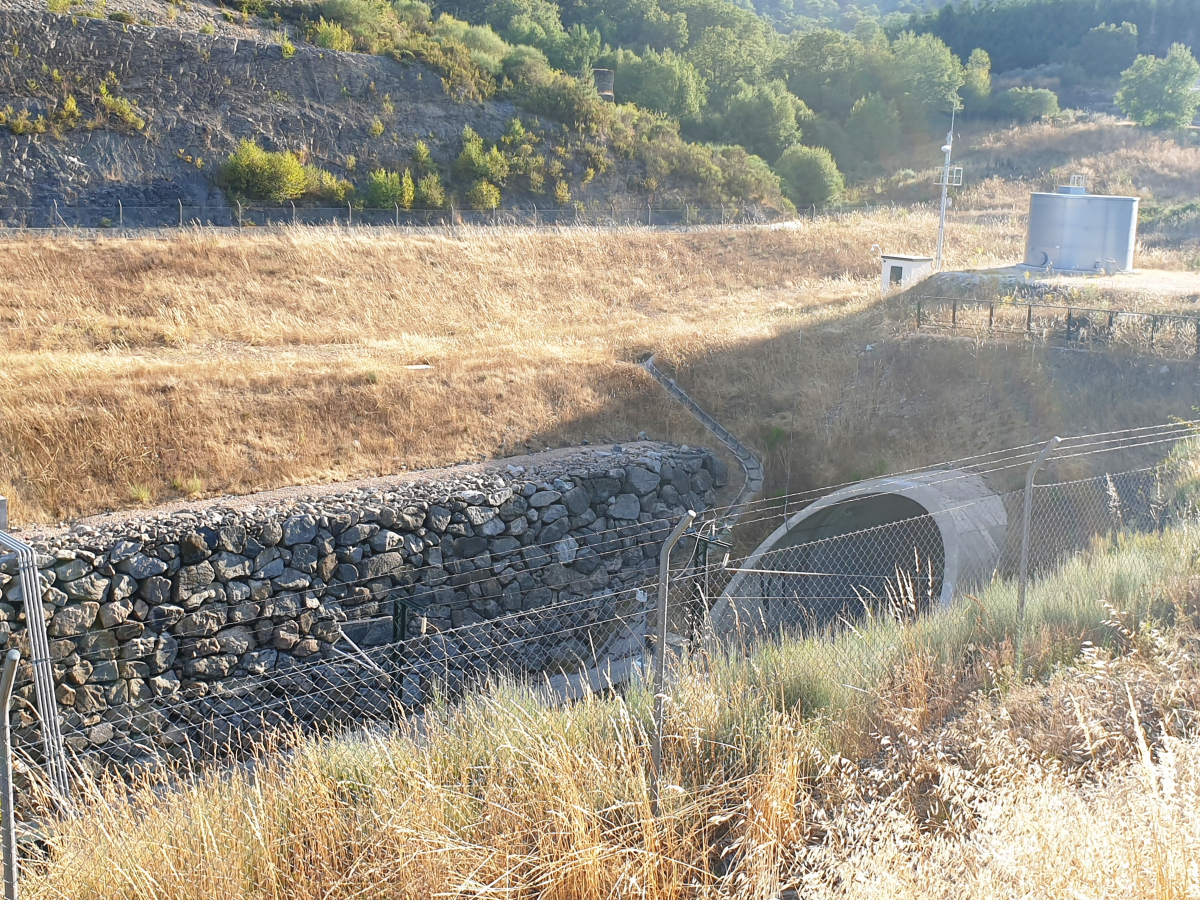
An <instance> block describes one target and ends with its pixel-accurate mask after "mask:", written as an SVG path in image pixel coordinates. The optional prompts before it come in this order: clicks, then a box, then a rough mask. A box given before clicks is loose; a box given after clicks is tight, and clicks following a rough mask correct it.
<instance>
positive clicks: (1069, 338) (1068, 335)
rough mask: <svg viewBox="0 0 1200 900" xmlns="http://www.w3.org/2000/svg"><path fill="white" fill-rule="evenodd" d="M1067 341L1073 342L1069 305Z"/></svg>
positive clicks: (1068, 308)
mask: <svg viewBox="0 0 1200 900" xmlns="http://www.w3.org/2000/svg"><path fill="white" fill-rule="evenodd" d="M1067 343H1068V344H1069V343H1071V307H1069V306H1068V307H1067Z"/></svg>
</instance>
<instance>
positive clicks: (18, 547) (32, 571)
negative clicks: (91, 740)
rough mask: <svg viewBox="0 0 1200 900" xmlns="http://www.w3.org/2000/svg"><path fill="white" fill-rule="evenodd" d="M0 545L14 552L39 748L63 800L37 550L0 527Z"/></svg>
mask: <svg viewBox="0 0 1200 900" xmlns="http://www.w3.org/2000/svg"><path fill="white" fill-rule="evenodd" d="M0 549H3V550H7V551H10V552H12V553H15V554H16V557H17V566H18V578H19V583H20V586H21V603H22V604H23V605H24V607H25V629H26V633H27V634H28V636H29V661H30V663H32V665H33V686H34V696H35V697H36V698H37V711H38V717H39V718H40V719H41V726H42V748H43V752H44V754H45V758H46V774H47V776H48V780H49V782H50V788H51V790H52V791H53V792H54V793H55V794H56V798H55V799H56V800H57V801H58V802H59V803H60V804H61V805H63V806H66V804H67V795H68V791H69V790H70V784H69V783H68V781H67V755H66V752H65V750H64V749H63V736H62V727H61V725H60V724H59V719H58V698H57V697H55V695H54V670H53V668H52V666H51V660H50V640H49V637H48V636H47V634H46V617H45V614H44V613H43V611H42V580H41V576H40V575H39V574H38V567H37V554H35V553H34V551H33V548H32V547H30V546H29V545H28V544H27V543H25V542H24V541H22V540H20V539H18V538H16V537H13V536H12V535H11V534H9V533H8V532H7V531H0Z"/></svg>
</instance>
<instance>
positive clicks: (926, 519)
mask: <svg viewBox="0 0 1200 900" xmlns="http://www.w3.org/2000/svg"><path fill="white" fill-rule="evenodd" d="M1007 528H1008V516H1007V513H1006V512H1005V508H1004V504H1003V502H1002V501H1001V499H1000V497H999V496H998V495H997V494H996V493H994V492H993V491H992V490H991V489H990V488H989V487H988V486H987V484H986V483H985V482H984V480H983V479H982V478H981V477H980V476H978V475H974V474H970V473H967V472H964V471H961V470H935V471H931V472H922V473H918V474H915V475H907V476H889V477H885V478H875V479H871V480H869V481H863V482H859V483H857V484H853V485H849V486H847V487H845V488H841V489H839V490H837V491H834V492H833V493H831V494H828V495H827V496H825V497H822V498H820V499H819V500H816V501H814V502H813V503H811V504H809V505H808V506H807V507H805V508H804V509H802V510H800V511H799V512H798V513H796V514H794V515H792V516H790V517H789V518H788V519H787V521H786V522H784V523H783V524H781V525H780V526H779V527H778V528H777V529H776V530H775V531H774V532H773V533H772V534H771V535H770V536H769V537H768V538H767V539H766V540H765V541H763V542H762V543H761V544H760V545H759V546H758V548H757V549H756V550H755V551H754V553H752V554H751V555H750V556H749V557H748V558H747V559H746V561H745V562H744V563H742V565H741V566H739V569H741V570H742V571H739V572H738V573H737V574H735V575H734V577H733V579H732V580H731V581H730V582H729V585H728V587H727V588H726V589H725V591H724V592H723V593H722V595H721V597H720V599H719V600H718V601H717V603H716V605H715V606H714V607H713V609H712V612H711V622H712V627H713V630H714V632H715V633H716V634H717V635H719V636H721V635H747V634H751V635H763V636H765V635H767V634H770V633H778V632H780V631H789V630H803V631H808V630H814V629H816V630H819V629H821V628H822V627H824V626H827V625H829V624H831V623H833V622H835V621H837V620H840V619H852V618H856V617H858V616H860V615H862V614H863V612H864V605H871V604H879V603H882V602H886V601H887V598H888V596H889V595H891V596H893V597H896V598H898V599H899V600H900V601H901V602H902V603H904V605H905V606H906V607H908V606H911V605H913V604H914V601H915V605H916V606H917V607H918V609H917V610H912V611H913V612H916V611H919V609H924V608H927V607H928V606H931V605H934V604H947V603H949V602H950V601H951V599H952V598H953V597H954V595H955V593H956V592H959V591H963V590H969V589H971V588H972V587H974V586H977V585H979V584H980V583H982V582H985V581H987V580H989V579H990V578H991V577H992V575H993V573H994V572H995V570H996V567H997V565H998V563H999V561H1000V554H1001V551H1002V549H1003V547H1004V542H1005V536H1006V533H1007Z"/></svg>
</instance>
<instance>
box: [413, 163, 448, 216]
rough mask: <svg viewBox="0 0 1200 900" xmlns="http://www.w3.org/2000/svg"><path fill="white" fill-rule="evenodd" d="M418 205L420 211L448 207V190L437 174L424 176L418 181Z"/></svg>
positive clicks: (431, 173)
mask: <svg viewBox="0 0 1200 900" xmlns="http://www.w3.org/2000/svg"><path fill="white" fill-rule="evenodd" d="M416 204H417V208H418V209H441V208H442V207H443V206H445V205H446V189H445V188H444V187H442V178H441V176H440V175H438V173H437V172H430V173H429V174H428V175H422V176H421V178H420V179H419V180H418V181H417V195H416Z"/></svg>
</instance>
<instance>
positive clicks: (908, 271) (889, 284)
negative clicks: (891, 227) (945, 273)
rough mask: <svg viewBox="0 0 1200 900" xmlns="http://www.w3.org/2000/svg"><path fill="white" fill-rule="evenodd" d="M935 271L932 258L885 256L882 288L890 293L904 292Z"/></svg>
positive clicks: (903, 255)
mask: <svg viewBox="0 0 1200 900" xmlns="http://www.w3.org/2000/svg"><path fill="white" fill-rule="evenodd" d="M932 271H933V257H932V256H907V255H905V254H903V253H885V254H883V276H882V288H883V292H884V293H885V294H886V293H887V292H888V291H893V290H903V289H904V288H906V287H908V286H909V285H910V284H913V283H914V282H917V281H920V280H921V279H922V278H924V277H925V276H926V275H928V274H930V273H931V272H932Z"/></svg>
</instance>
